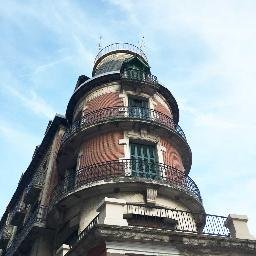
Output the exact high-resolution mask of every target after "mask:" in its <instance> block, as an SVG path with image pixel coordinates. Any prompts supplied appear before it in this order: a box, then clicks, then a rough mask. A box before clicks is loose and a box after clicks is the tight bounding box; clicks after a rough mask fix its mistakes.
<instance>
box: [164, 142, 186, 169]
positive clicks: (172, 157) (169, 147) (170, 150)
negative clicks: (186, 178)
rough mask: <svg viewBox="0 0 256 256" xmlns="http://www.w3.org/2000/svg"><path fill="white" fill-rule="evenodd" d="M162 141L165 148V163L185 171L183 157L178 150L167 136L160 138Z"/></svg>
mask: <svg viewBox="0 0 256 256" xmlns="http://www.w3.org/2000/svg"><path fill="white" fill-rule="evenodd" d="M160 143H161V145H162V147H164V149H165V150H163V161H164V164H167V165H169V166H172V167H175V168H176V169H178V170H181V171H184V166H183V163H182V158H181V156H180V154H179V152H178V150H177V149H176V148H175V147H174V145H173V144H172V143H171V141H170V140H168V139H167V138H160Z"/></svg>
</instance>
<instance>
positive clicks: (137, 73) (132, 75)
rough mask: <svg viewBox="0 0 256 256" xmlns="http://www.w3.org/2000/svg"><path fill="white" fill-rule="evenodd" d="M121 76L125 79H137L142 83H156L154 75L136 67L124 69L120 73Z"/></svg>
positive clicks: (155, 84)
mask: <svg viewBox="0 0 256 256" xmlns="http://www.w3.org/2000/svg"><path fill="white" fill-rule="evenodd" d="M121 78H122V79H125V80H132V81H139V82H142V83H150V84H152V85H154V86H156V87H157V85H158V81H157V77H156V76H154V75H152V74H148V73H145V72H143V71H141V70H137V69H124V71H123V72H122V73H121Z"/></svg>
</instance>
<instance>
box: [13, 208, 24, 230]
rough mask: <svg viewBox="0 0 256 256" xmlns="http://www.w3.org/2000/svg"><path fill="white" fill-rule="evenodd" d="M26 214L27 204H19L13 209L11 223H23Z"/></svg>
mask: <svg viewBox="0 0 256 256" xmlns="http://www.w3.org/2000/svg"><path fill="white" fill-rule="evenodd" d="M25 215H26V209H25V205H24V204H21V205H17V206H16V207H15V208H14V210H13V213H12V216H11V220H10V224H11V225H13V226H19V225H21V224H22V222H23V221H24V217H25Z"/></svg>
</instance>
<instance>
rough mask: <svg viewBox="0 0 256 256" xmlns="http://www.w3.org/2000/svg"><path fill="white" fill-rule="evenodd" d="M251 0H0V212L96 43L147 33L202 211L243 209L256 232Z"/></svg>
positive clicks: (255, 55) (254, 11) (255, 20)
mask: <svg viewBox="0 0 256 256" xmlns="http://www.w3.org/2000/svg"><path fill="white" fill-rule="evenodd" d="M255 27H256V2H255V1H246V0H244V1H235V0H233V1H229V0H226V1H218V0H216V1H203V0H202V1H200V0H195V1H185V0H181V1H172V0H170V1H167V0H166V1H164V0H163V1H161V0H158V1H149V0H148V1H132V0H131V1H130V0H126V1H118V0H105V1H66V0H62V1H50V0H49V1H47V0H45V1H5V3H2V5H1V8H0V32H1V37H0V56H1V58H0V77H1V80H0V98H1V99H0V106H1V115H0V151H1V158H0V161H1V171H0V215H1V214H2V213H3V211H4V209H5V207H6V205H7V203H8V201H9V200H10V198H11V196H12V194H13V192H14V190H15V188H16V185H17V182H18V180H19V178H20V175H21V173H22V172H24V171H25V170H26V168H27V166H28V164H29V162H30V160H31V157H32V153H33V150H34V148H35V146H36V145H38V144H40V142H41V140H42V138H43V134H44V130H45V128H46V126H47V123H48V120H50V119H53V117H54V115H55V113H60V114H64V113H65V109H66V105H67V103H68V100H69V97H70V96H71V94H72V92H73V90H74V86H75V84H76V81H77V78H78V76H79V75H80V74H85V75H88V76H91V70H92V66H93V60H94V57H95V56H96V54H97V52H98V43H99V36H100V35H101V36H102V37H103V39H102V44H103V45H107V44H110V43H114V42H130V43H134V44H138V43H139V42H140V41H141V38H142V36H144V37H145V48H144V51H145V52H146V54H147V56H148V59H149V63H150V65H151V68H152V69H151V70H152V73H153V74H154V75H156V76H157V77H158V79H159V80H160V82H161V83H163V84H164V85H165V86H166V87H168V88H169V89H170V90H171V92H172V93H173V95H174V96H175V97H176V99H177V101H178V104H179V107H180V125H181V126H182V128H183V130H184V131H185V133H186V136H187V138H188V141H189V144H190V146H191V149H192V152H193V166H192V170H191V172H190V176H191V177H192V178H193V179H194V180H195V181H196V183H197V184H198V186H199V188H200V190H201V193H202V196H203V199H204V205H205V208H206V210H207V212H209V213H215V214H219V215H227V214H229V213H237V214H247V215H248V217H249V223H248V224H249V226H250V230H251V231H252V233H254V235H256V199H255V192H256V170H255V165H254V161H255V159H256V150H255V148H256V135H255V131H256V119H255V110H256V101H255V96H256V86H255V83H256V75H255V74H256V72H255V66H256V44H255V41H256V30H255Z"/></svg>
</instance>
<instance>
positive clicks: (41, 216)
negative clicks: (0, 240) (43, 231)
mask: <svg viewBox="0 0 256 256" xmlns="http://www.w3.org/2000/svg"><path fill="white" fill-rule="evenodd" d="M47 209H48V208H47V207H45V206H40V207H39V208H38V209H37V210H36V211H35V212H34V213H32V214H31V215H30V216H29V217H28V218H27V219H26V221H25V223H24V225H23V226H22V229H21V230H20V231H19V232H18V233H17V234H15V236H14V239H13V240H12V242H11V245H10V246H9V247H8V248H7V250H6V254H5V256H13V255H14V253H15V252H16V251H17V249H18V248H19V247H20V245H21V243H22V242H23V241H24V239H25V238H26V236H27V235H28V233H29V232H30V231H31V230H32V229H33V227H34V225H44V224H45V221H46V214H47Z"/></svg>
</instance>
